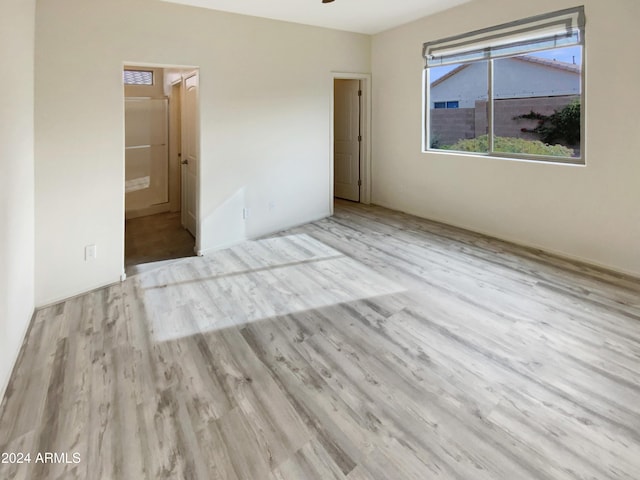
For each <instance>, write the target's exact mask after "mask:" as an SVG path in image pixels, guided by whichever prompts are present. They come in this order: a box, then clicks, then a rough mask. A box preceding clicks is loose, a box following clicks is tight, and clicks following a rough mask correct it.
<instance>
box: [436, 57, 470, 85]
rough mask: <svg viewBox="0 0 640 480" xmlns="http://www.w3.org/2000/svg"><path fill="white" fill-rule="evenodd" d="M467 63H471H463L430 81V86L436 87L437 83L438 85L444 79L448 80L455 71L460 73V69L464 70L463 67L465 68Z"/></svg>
mask: <svg viewBox="0 0 640 480" xmlns="http://www.w3.org/2000/svg"><path fill="white" fill-rule="evenodd" d="M469 65H471V64H470V63H465V64H463V65H460V66H459V67H456V68H454V69H453V70H451V71H450V72H449V73H447V74H445V75H443V76H441V77H440V78H439V79H438V80H436V81H435V82H432V83H431V88H433V87H436V86H438V85H440V84H441V83H444V82H445V81H447V80H449V79H450V78H451V77H453V76H454V75H456V74H457V73H460V72H461V71H462V70H464V69H465V68H467V67H468V66H469Z"/></svg>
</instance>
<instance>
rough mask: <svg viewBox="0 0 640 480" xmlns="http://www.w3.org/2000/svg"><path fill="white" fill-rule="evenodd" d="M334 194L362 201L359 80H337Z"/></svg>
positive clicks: (335, 85) (334, 124) (334, 114)
mask: <svg viewBox="0 0 640 480" xmlns="http://www.w3.org/2000/svg"><path fill="white" fill-rule="evenodd" d="M334 82H335V83H334V93H333V100H334V105H333V140H334V143H333V175H334V187H333V188H334V195H335V196H336V197H338V198H344V199H347V200H352V201H354V202H359V201H360V142H361V140H362V137H361V136H360V95H359V92H360V81H359V80H342V79H335V80H334Z"/></svg>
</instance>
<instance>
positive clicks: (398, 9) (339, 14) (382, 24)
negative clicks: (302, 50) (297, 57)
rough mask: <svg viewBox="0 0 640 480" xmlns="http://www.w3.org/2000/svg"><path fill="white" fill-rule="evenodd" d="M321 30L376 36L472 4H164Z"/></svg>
mask: <svg viewBox="0 0 640 480" xmlns="http://www.w3.org/2000/svg"><path fill="white" fill-rule="evenodd" d="M163 1H165V2H171V3H180V4H183V5H193V6H196V7H203V8H210V9H213V10H222V11H225V12H233V13H240V14H243V15H253V16H256V17H265V18H272V19H275V20H284V21H287V22H295V23H302V24H305V25H315V26H318V27H326V28H334V29H337V30H347V31H350V32H359V33H368V34H374V33H378V32H381V31H383V30H387V29H389V28H393V27H397V26H398V25H402V24H404V23H407V22H410V21H412V20H416V19H418V18H421V17H424V16H427V15H431V14H433V13H436V12H439V11H442V10H446V9H448V8H451V7H455V6H457V5H461V4H463V3H467V2H469V1H471V0H335V1H334V2H333V3H327V4H322V3H321V0H163Z"/></svg>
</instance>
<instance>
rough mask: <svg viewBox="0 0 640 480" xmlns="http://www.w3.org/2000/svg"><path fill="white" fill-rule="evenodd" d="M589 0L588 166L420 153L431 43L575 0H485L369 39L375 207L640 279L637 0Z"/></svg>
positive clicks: (639, 12) (639, 40)
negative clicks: (426, 45) (426, 46)
mask: <svg viewBox="0 0 640 480" xmlns="http://www.w3.org/2000/svg"><path fill="white" fill-rule="evenodd" d="M583 3H584V5H585V9H586V15H587V31H586V32H587V33H586V61H585V68H586V100H585V101H586V105H585V108H586V115H587V123H586V156H587V165H586V166H584V167H576V166H563V165H554V164H542V163H534V162H518V161H509V160H499V159H492V158H481V157H474V156H464V155H458V154H438V153H421V133H422V125H421V109H422V105H421V104H422V68H423V60H422V58H421V50H422V44H423V42H425V41H429V40H436V39H439V38H444V37H448V36H451V35H455V34H459V33H464V32H467V31H472V30H477V29H480V28H484V27H490V26H493V25H497V24H500V23H505V22H509V21H512V20H518V19H521V18H526V17H529V16H532V15H536V14H540V13H544V12H552V11H555V10H559V9H562V8H567V7H572V6H575V2H573V1H569V0H539V1H537V2H514V1H512V0H483V1H478V2H472V3H470V4H467V5H464V6H461V7H457V8H454V9H451V10H449V11H446V12H443V13H441V14H438V15H435V16H432V17H428V18H425V19H422V20H419V21H416V22H413V23H411V24H408V25H405V26H402V27H399V28H396V29H393V30H389V31H387V32H383V33H381V34H378V35H376V36H375V37H374V38H373V42H372V69H373V78H374V82H373V85H374V92H373V102H374V104H373V111H374V133H373V139H374V145H373V149H374V165H373V175H374V176H373V185H374V188H373V202H374V203H377V204H380V205H385V206H388V207H391V208H395V209H399V210H403V211H406V212H410V213H413V214H416V215H419V216H422V217H426V218H432V219H436V220H441V221H443V222H447V223H450V224H454V225H460V226H463V227H466V228H469V229H472V230H476V231H479V232H484V233H488V234H490V235H494V236H497V237H501V238H505V239H508V240H512V241H515V242H519V243H523V244H527V245H531V246H537V247H541V248H544V249H546V250H549V251H553V252H557V253H560V254H563V255H567V256H570V257H575V258H579V259H584V260H586V261H588V262H591V263H594V264H599V265H603V266H606V267H610V268H613V269H616V270H619V271H622V272H627V273H631V274H634V275H640V161H639V156H638V142H637V137H638V132H640V90H639V89H638V78H640V63H639V62H637V61H636V59H637V46H638V44H639V43H640V31H639V30H638V28H637V25H636V23H637V19H638V18H640V3H639V2H637V0H612V1H609V2H602V1H601V0H583ZM616 98H624V102H619V101H615V99H616Z"/></svg>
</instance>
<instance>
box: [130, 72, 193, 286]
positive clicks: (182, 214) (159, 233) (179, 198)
mask: <svg viewBox="0 0 640 480" xmlns="http://www.w3.org/2000/svg"><path fill="white" fill-rule="evenodd" d="M198 77H199V75H198V70H197V69H195V68H179V67H164V66H152V67H148V66H139V65H136V66H132V65H126V66H125V67H124V73H123V80H124V106H125V108H124V110H125V239H124V240H125V241H124V243H125V256H124V274H123V278H124V277H125V276H126V275H133V274H136V273H140V272H142V271H145V270H147V269H150V268H156V267H157V266H159V265H161V264H163V263H166V262H167V261H173V260H176V259H179V258H184V257H187V256H193V255H194V254H195V252H197V245H198V241H197V239H198V215H197V210H198V202H197V199H198V184H199V182H198V171H199V131H198V130H199V123H200V122H199V112H198Z"/></svg>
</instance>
